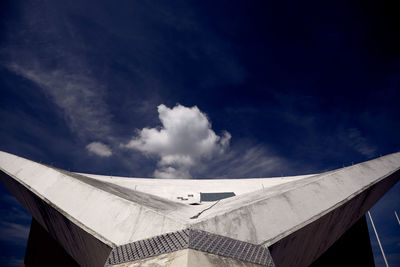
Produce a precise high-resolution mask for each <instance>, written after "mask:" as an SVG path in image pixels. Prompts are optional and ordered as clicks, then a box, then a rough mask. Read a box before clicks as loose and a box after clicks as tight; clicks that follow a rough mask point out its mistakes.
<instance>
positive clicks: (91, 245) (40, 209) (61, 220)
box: [0, 171, 111, 266]
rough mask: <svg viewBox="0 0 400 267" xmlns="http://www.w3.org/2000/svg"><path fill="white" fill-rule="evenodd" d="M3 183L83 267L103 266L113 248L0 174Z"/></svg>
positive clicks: (43, 200)
mask: <svg viewBox="0 0 400 267" xmlns="http://www.w3.org/2000/svg"><path fill="white" fill-rule="evenodd" d="M0 180H1V181H2V182H3V183H4V184H5V186H6V187H7V188H8V190H9V191H10V192H11V193H12V194H13V195H14V196H15V197H16V199H17V200H18V201H19V202H20V203H21V204H22V205H23V206H24V207H25V208H26V209H27V210H28V211H29V213H30V214H32V217H33V218H35V220H36V221H37V222H38V223H39V224H40V225H41V226H42V227H43V228H44V229H45V230H46V231H47V232H48V233H49V234H50V236H51V237H52V238H54V239H55V240H56V241H57V242H58V243H59V244H60V245H61V246H62V247H63V248H64V249H65V251H66V252H67V253H68V254H69V255H71V256H72V258H73V259H74V260H75V261H76V262H77V263H79V265H80V266H103V265H104V262H105V261H106V259H107V257H108V255H109V254H110V252H111V247H110V246H109V245H107V244H105V243H104V242H102V241H101V240H99V239H98V238H96V236H95V235H93V234H92V233H89V232H87V231H85V229H82V228H81V227H80V226H78V225H76V224H75V223H74V222H72V221H71V220H69V219H68V217H67V216H64V214H62V213H61V212H60V211H59V210H57V208H55V207H53V206H52V205H51V204H50V203H48V202H47V201H46V199H41V198H39V197H38V196H37V195H36V194H34V193H32V192H31V191H30V190H28V189H27V188H26V187H24V186H23V185H22V184H20V183H17V182H16V181H15V180H14V179H12V178H11V177H10V176H8V175H6V174H5V173H4V172H2V171H0Z"/></svg>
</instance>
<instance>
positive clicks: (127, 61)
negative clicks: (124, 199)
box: [0, 0, 400, 266]
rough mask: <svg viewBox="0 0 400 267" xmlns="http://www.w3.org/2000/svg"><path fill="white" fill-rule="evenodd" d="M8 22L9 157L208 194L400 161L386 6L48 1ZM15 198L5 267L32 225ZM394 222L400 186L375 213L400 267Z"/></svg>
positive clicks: (19, 10)
mask: <svg viewBox="0 0 400 267" xmlns="http://www.w3.org/2000/svg"><path fill="white" fill-rule="evenodd" d="M0 12H1V14H0V18H1V19H0V120H1V122H2V123H1V124H0V150H3V151H7V152H10V153H14V154H17V155H20V156H23V157H27V158H30V159H32V160H35V161H40V162H45V163H47V164H52V165H55V166H57V167H59V168H63V169H67V170H71V171H80V172H90V173H98V174H114V175H123V176H136V177H153V176H158V177H168V176H171V175H175V176H182V177H183V176H185V177H197V178H204V177H265V176H281V175H295V174H304V173H316V172H322V171H326V170H331V169H335V168H340V167H342V166H348V165H351V164H353V163H358V162H362V161H365V160H369V159H372V158H375V157H378V156H380V155H385V154H389V153H393V152H398V151H399V150H400V139H399V137H398V136H399V133H400V125H399V123H398V122H399V121H400V108H399V106H398V103H399V99H400V49H399V47H400V39H399V36H400V34H399V32H398V31H399V30H398V29H399V27H398V26H399V17H398V16H397V15H396V14H395V8H393V7H391V6H390V5H388V4H387V3H384V2H381V3H375V2H374V3H373V2H372V1H335V3H332V4H328V3H325V2H323V1H322V2H321V1H311V2H308V3H304V2H299V1H278V2H273V3H269V2H266V1H251V2H250V3H249V1H168V2H167V1H99V0H97V1H49V0H42V1H2V2H1V6H0ZM188 125H189V126H188ZM186 126H187V127H186ZM188 136H189V137H190V138H189V139H185V137H188ZM160 140H161V141H160ZM180 141H181V142H180ZM194 148H195V149H194ZM193 151H196V152H193ZM199 151H200V152H199ZM0 193H1V197H0V220H1V222H0V224H1V235H0V236H1V238H0V251H1V252H0V265H2V266H3V265H7V264H8V265H9V266H16V265H18V264H20V260H21V259H22V258H23V255H24V248H25V244H26V238H27V234H28V232H29V223H30V217H29V215H28V214H27V213H26V212H25V211H24V209H23V208H22V207H20V206H19V205H18V203H16V201H14V200H13V198H12V196H10V194H9V193H8V192H7V190H6V189H5V188H4V187H3V186H2V185H1V187H0ZM395 209H396V210H397V212H398V213H399V212H400V185H399V184H397V185H396V186H395V187H394V188H393V189H392V190H391V191H390V192H389V193H388V194H387V195H386V196H385V197H384V199H382V200H381V201H380V202H379V203H378V204H377V205H376V206H375V207H374V208H373V209H372V215H373V216H374V218H376V226H377V228H378V232H379V233H381V235H382V236H381V238H382V240H381V241H382V243H383V246H384V248H385V249H386V250H387V253H388V254H389V255H388V260H389V264H391V265H393V266H395V265H400V226H399V225H398V224H396V219H395V217H394V214H393V211H394V210H395ZM371 240H372V243H373V248H374V252H375V254H376V256H377V258H376V260H377V264H378V266H381V265H380V264H382V263H381V259H380V258H379V254H378V250H377V249H378V248H377V244H376V241H374V240H375V239H374V238H373V236H372V239H371Z"/></svg>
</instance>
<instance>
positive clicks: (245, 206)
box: [0, 152, 400, 266]
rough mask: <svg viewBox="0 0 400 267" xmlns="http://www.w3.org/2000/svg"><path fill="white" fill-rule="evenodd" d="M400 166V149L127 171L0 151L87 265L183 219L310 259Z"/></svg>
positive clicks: (21, 190) (286, 256)
mask: <svg viewBox="0 0 400 267" xmlns="http://www.w3.org/2000/svg"><path fill="white" fill-rule="evenodd" d="M399 170H400V153H395V154H391V155H387V156H384V157H380V158H377V159H374V160H371V161H367V162H363V163H361V164H357V165H354V166H350V167H346V168H341V169H338V170H334V171H330V172H326V173H321V174H317V175H305V176H297V177H286V178H262V179H235V180H229V181H228V180H226V179H225V180H219V179H216V180H179V179H165V180H164V179H163V180H158V179H139V178H129V179H127V178H122V177H110V176H100V175H89V174H79V173H70V172H67V171H63V170H58V169H56V168H53V167H49V166H45V165H43V164H39V163H36V162H33V161H30V160H27V159H23V158H21V157H18V156H15V155H11V154H8V153H5V152H0V171H1V172H0V180H1V181H2V182H3V183H4V184H5V185H6V186H7V187H8V189H9V190H10V191H11V193H12V194H14V196H16V198H17V199H18V200H19V201H20V202H21V204H22V205H23V206H25V207H26V208H27V209H28V211H29V212H30V213H31V214H32V216H33V217H34V218H35V219H36V220H37V221H38V222H39V223H40V225H41V226H42V227H43V228H44V229H45V230H46V231H48V232H49V234H50V235H51V236H52V237H53V238H54V239H55V240H57V241H58V242H59V243H60V244H61V245H62V247H64V249H65V250H66V251H67V252H68V253H69V254H70V255H71V256H72V257H73V258H74V259H75V260H76V261H77V262H78V263H79V264H80V265H82V266H103V265H104V264H105V261H106V259H107V256H108V255H109V253H110V251H111V250H112V249H113V251H114V250H115V249H116V248H117V247H124V245H127V244H131V243H135V242H143V240H146V239H151V238H153V237H155V236H162V235H164V234H166V233H175V232H179V231H182V230H185V229H192V230H197V231H198V230H200V231H203V232H207V233H210V234H213V235H215V236H222V237H225V239H227V238H231V239H233V240H236V241H243V242H241V243H240V242H239V243H240V244H243V243H247V244H251V245H252V246H258V247H261V246H264V247H265V248H267V247H269V248H271V249H272V251H273V259H274V261H276V264H277V266H306V265H308V264H311V263H312V262H313V261H314V260H315V259H317V258H318V257H319V256H320V255H321V254H322V253H324V251H326V250H327V249H328V248H329V247H330V246H331V245H332V244H333V243H334V242H335V241H336V240H338V239H339V238H340V236H341V235H342V234H343V233H344V232H345V231H346V230H347V229H349V228H350V227H351V226H352V225H353V224H354V223H355V222H356V221H357V220H358V219H359V218H360V217H361V216H362V215H363V214H364V213H365V212H366V211H367V210H368V209H370V208H371V207H372V205H373V204H374V203H375V202H376V201H377V200H378V199H379V198H380V197H381V196H382V195H383V194H384V193H385V192H386V191H387V190H388V189H389V188H390V187H391V186H393V185H394V184H395V183H396V182H397V181H398V180H399V179H400V175H399V174H400V171H399ZM221 192H233V193H234V194H235V196H233V197H230V198H226V199H221V200H218V201H215V202H208V203H198V204H201V205H195V206H194V205H188V204H189V203H190V202H192V201H194V202H196V201H197V200H198V201H200V195H201V193H221ZM231 195H232V194H231ZM197 196H198V197H197ZM189 199H191V200H189ZM196 199H197V200H196ZM185 201H186V202H185ZM221 240H223V239H221ZM224 242H225V241H221V242H216V243H215V244H216V247H217V250H218V251H219V250H220V251H226V250H224V246H225V245H224V244H226V243H224ZM218 246H219V247H218ZM252 246H250V245H249V246H244V248H243V249H244V250H245V251H244V254H243V255H248V254H246V252H249V251H251V249H249V248H251V247H252ZM182 249H184V248H182ZM246 249H249V250H248V251H246ZM117 250H118V249H117ZM204 251H206V252H209V251H208V250H204ZM232 251H234V250H232ZM170 252H171V251H166V252H165V253H170ZM221 253H222V252H221ZM235 253H236V252H235ZM249 253H250V252H249ZM217 254H218V253H217ZM228 254H229V253H228ZM228 254H226V255H228ZM153 255H154V254H153ZM153 255H150V254H149V253H147V254H143V255H142V256H141V258H145V257H146V258H149V257H151V256H153ZM166 255H167V254H166ZM171 255H172V254H171ZM174 255H175V254H174ZM176 255H178V254H176ZM188 255H189V254H188ZM196 255H203V256H204V255H205V254H204V253H203V254H196ZM226 255H225V254H223V253H222V254H218V256H215V257H225V256H226ZM240 255H242V254H240ZM159 257H161V258H163V257H164V256H157V257H156V258H159ZM213 257H214V256H209V257H208V256H207V257H206V259H207V260H209V259H211V258H213ZM226 257H230V259H229V260H230V261H234V258H235V257H234V255H232V256H229V255H228V256H226ZM246 257H247V256H246ZM135 259H137V258H135ZM163 259H165V257H164V258H163ZM199 260H201V259H199ZM239 260H242V259H240V258H239ZM145 261H146V260H145ZM257 263H258V262H257ZM221 264H223V263H222V262H221ZM192 266H193V265H192Z"/></svg>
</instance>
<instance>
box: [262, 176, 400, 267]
mask: <svg viewBox="0 0 400 267" xmlns="http://www.w3.org/2000/svg"><path fill="white" fill-rule="evenodd" d="M399 178H400V173H399V172H395V173H392V174H390V175H389V176H387V177H385V179H383V180H380V181H379V182H378V183H376V184H374V185H372V186H371V187H369V188H367V189H365V190H364V191H362V192H360V193H359V194H357V195H356V196H354V197H352V198H351V199H349V200H348V201H346V202H343V203H342V205H340V206H338V207H337V208H336V209H334V210H331V211H330V212H329V213H327V214H325V215H323V216H322V217H320V218H318V219H316V220H315V221H313V222H311V223H309V224H307V225H305V226H303V227H302V228H300V229H299V230H297V231H295V232H293V233H291V234H290V235H288V236H286V237H284V238H283V239H280V240H279V241H277V242H275V243H274V244H273V245H271V246H270V247H269V249H270V251H271V254H272V258H273V259H274V262H275V264H276V266H279V267H281V266H308V265H310V264H311V263H312V262H314V261H315V260H316V259H317V258H318V257H319V256H321V255H322V254H323V253H324V252H325V251H326V250H327V249H328V248H329V247H330V246H331V245H332V244H334V242H335V241H336V240H338V239H339V238H340V237H341V236H342V235H343V234H344V233H345V232H346V231H347V230H348V229H349V228H350V227H351V226H352V225H353V224H354V223H355V222H357V221H358V220H359V219H360V218H361V217H362V216H363V215H364V214H365V213H366V212H367V211H368V209H369V208H370V207H371V206H372V205H373V204H374V203H376V202H377V201H378V200H379V198H380V197H382V196H383V194H384V193H386V192H387V191H388V190H389V189H390V188H391V187H392V186H393V185H394V184H395V183H396V182H397V181H398V180H399ZM288 251H290V253H288Z"/></svg>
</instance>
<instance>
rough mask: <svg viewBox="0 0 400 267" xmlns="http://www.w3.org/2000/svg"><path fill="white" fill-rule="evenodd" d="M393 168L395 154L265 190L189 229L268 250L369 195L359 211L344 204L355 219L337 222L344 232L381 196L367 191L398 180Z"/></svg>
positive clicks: (228, 202)
mask: <svg viewBox="0 0 400 267" xmlns="http://www.w3.org/2000/svg"><path fill="white" fill-rule="evenodd" d="M399 166H400V153H395V154H391V155H388V156H385V157H381V158H378V159H375V160H371V161H367V162H363V163H360V164H357V165H354V166H350V167H346V168H342V169H338V170H335V171H331V172H327V173H322V174H319V175H315V176H311V177H306V178H304V179H299V180H295V181H292V182H289V183H286V184H282V185H277V186H273V187H271V188H268V189H266V190H258V191H255V192H252V193H248V194H244V195H241V196H238V197H232V198H228V199H223V200H220V201H219V202H218V203H217V204H216V205H215V206H214V207H213V208H212V209H209V210H207V211H205V212H204V213H203V214H202V215H201V216H200V217H199V218H198V219H197V220H194V221H193V224H192V227H194V228H197V229H201V230H204V231H207V232H211V233H215V234H219V235H223V236H228V237H231V238H234V239H238V240H242V241H246V242H250V243H253V244H265V245H266V246H270V245H272V244H274V243H276V242H277V241H279V240H280V239H282V238H284V237H286V236H288V235H290V234H291V233H293V232H295V231H297V230H299V229H301V228H303V227H305V226H306V225H308V224H310V223H313V222H314V221H317V220H318V219H320V218H321V217H322V216H324V215H326V214H328V213H330V212H332V211H334V210H335V209H337V208H339V207H340V206H341V205H343V204H345V203H346V202H349V203H351V202H352V200H353V198H354V200H355V201H356V202H355V203H357V198H356V196H358V195H359V194H362V193H363V191H366V190H369V189H370V190H372V191H373V192H372V197H370V199H371V201H368V202H366V203H365V205H363V206H362V207H363V209H362V210H361V211H360V210H357V208H358V207H359V206H360V205H358V204H349V205H351V206H352V207H353V209H349V210H348V214H356V215H352V216H350V217H349V220H350V221H351V222H347V219H346V216H343V215H342V216H340V215H339V216H338V217H337V219H341V220H344V221H346V223H343V224H344V225H345V226H347V227H346V228H344V230H346V229H348V227H349V226H350V225H351V224H352V223H353V222H354V221H356V220H357V219H358V218H359V217H360V216H361V215H359V214H360V213H363V212H365V211H366V210H368V209H369V208H370V207H371V206H372V205H373V204H374V203H375V202H376V201H377V200H378V199H379V197H381V196H382V195H383V194H384V193H385V192H386V191H385V190H378V191H376V192H375V190H374V187H373V186H374V185H375V184H376V183H378V182H380V181H383V180H386V179H388V181H391V182H388V184H387V186H388V187H387V188H389V187H390V186H392V185H393V184H394V182H395V181H398V180H399V175H398V173H399ZM392 174H393V176H391V175H392ZM389 176H390V177H389ZM388 177H389V178H388ZM384 184H385V183H384ZM385 188H386V187H385ZM353 216H354V217H355V219H354V220H353V219H352V218H353Z"/></svg>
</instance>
